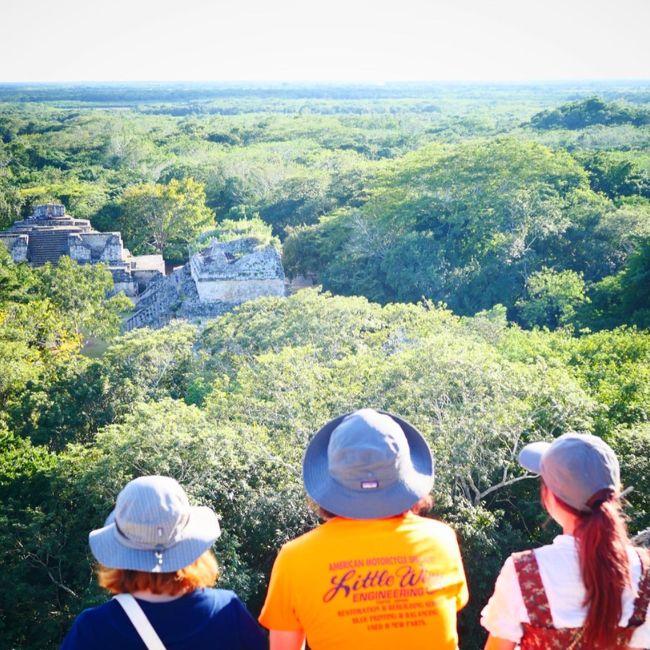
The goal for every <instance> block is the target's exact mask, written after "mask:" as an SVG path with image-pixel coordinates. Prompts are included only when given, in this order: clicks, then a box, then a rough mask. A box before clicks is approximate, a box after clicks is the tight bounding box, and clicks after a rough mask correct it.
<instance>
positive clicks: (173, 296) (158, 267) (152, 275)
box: [0, 204, 287, 330]
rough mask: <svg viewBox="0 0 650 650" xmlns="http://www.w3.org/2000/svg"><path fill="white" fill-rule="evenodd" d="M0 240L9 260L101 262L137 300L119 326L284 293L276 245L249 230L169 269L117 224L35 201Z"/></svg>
mask: <svg viewBox="0 0 650 650" xmlns="http://www.w3.org/2000/svg"><path fill="white" fill-rule="evenodd" d="M0 242H2V243H3V244H4V245H5V246H6V247H7V248H8V249H9V252H10V253H11V257H12V258H13V260H14V261H15V262H27V263H29V264H30V265H32V266H43V265H44V264H46V263H47V262H50V263H52V264H56V263H57V262H58V260H59V258H60V257H61V256H62V255H68V256H69V257H71V258H72V259H73V260H76V261H77V262H79V263H81V264H96V263H98V262H104V263H105V264H106V265H107V266H108V268H109V269H110V271H111V273H112V274H113V281H114V284H115V289H114V291H115V292H119V291H123V292H124V293H125V294H126V295H127V296H129V297H131V298H132V299H133V301H134V303H135V310H134V313H133V314H132V315H131V316H130V318H128V319H127V321H126V322H125V323H124V326H123V327H124V329H125V330H131V329H134V328H136V327H162V326H164V325H166V324H167V323H168V322H169V321H170V320H173V319H175V318H182V319H187V320H192V321H195V322H201V321H202V320H204V319H208V318H215V317H217V316H220V315H221V314H223V313H225V312H227V311H229V310H231V309H232V308H233V307H234V306H236V305H239V304H241V303H242V302H245V301H247V300H253V299H255V298H259V297H261V296H284V295H286V293H287V289H286V280H285V275H284V269H283V268H282V260H281V258H280V253H279V252H278V250H277V249H276V248H275V247H274V246H273V245H266V244H263V243H261V242H260V241H259V240H258V239H256V238H255V237H247V238H242V239H236V240H233V241H229V242H218V241H215V242H213V243H212V244H210V245H209V246H207V247H206V248H204V249H203V250H201V251H199V252H197V253H195V254H194V255H192V257H191V258H190V261H189V262H188V263H187V264H185V265H184V266H182V267H180V268H178V269H175V270H174V271H173V272H172V273H171V274H170V275H168V276H165V264H164V261H163V258H162V256H161V255H143V256H139V257H134V256H132V255H131V253H130V252H129V251H128V250H127V249H126V248H124V246H123V245H122V236H121V234H120V233H119V232H98V231H96V230H94V229H93V228H92V226H91V225H90V221H88V220H87V219H76V218H74V217H71V216H69V215H67V214H66V212H65V208H64V206H62V205H58V204H47V205H39V206H36V208H35V209H34V214H32V215H31V216H30V217H28V218H27V219H24V220H22V221H17V222H16V223H14V224H13V225H12V226H11V228H9V230H7V231H4V232H0Z"/></svg>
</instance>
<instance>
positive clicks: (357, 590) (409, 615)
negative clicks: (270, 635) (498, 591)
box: [259, 513, 468, 650]
mask: <svg viewBox="0 0 650 650" xmlns="http://www.w3.org/2000/svg"><path fill="white" fill-rule="evenodd" d="M467 598H468V594H467V584H466V581H465V572H464V570H463V564H462V560H461V557H460V551H459V549H458V543H457V541H456V535H455V534H454V531H453V530H452V529H451V528H450V527H449V526H447V525H446V524H443V523H441V522H439V521H435V520H433V519H425V518H424V517H418V516H417V515H414V514H411V513H408V514H406V515H403V516H399V517H391V518H389V519H370V520H358V519H344V518H341V517H336V518H334V519H331V520H330V521H328V522H326V523H324V524H322V525H321V526H319V527H318V528H315V529H314V530H312V531H310V532H309V533H306V534H305V535H302V536H301V537H298V538H297V539H294V540H293V541H291V542H289V543H288V544H285V546H283V547H282V549H281V550H280V553H279V554H278V557H277V559H276V561H275V565H274V566H273V573H272V574H271V582H270V584H269V591H268V594H267V596H266V602H265V603H264V607H263V608H262V613H261V614H260V619H259V620H260V623H262V625H264V627H267V628H269V629H271V630H304V631H305V632H306V634H307V641H308V643H309V646H310V647H311V648H312V650H340V649H343V648H355V649H358V648H371V649H372V650H384V649H385V650H399V648H412V649H414V650H415V649H416V648H436V649H437V650H445V649H447V648H449V649H451V650H455V649H456V648H457V647H458V636H457V632H456V612H457V611H458V610H459V609H461V608H462V607H463V606H464V605H465V604H466V603H467Z"/></svg>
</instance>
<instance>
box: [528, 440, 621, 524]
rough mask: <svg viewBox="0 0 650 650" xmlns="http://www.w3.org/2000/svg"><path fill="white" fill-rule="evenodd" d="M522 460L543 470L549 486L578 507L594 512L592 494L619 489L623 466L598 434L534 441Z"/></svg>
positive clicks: (563, 499) (573, 505)
mask: <svg viewBox="0 0 650 650" xmlns="http://www.w3.org/2000/svg"><path fill="white" fill-rule="evenodd" d="M519 464H520V465H521V466H522V467H524V468H525V469H528V470H530V471H531V472H535V474H541V476H542V478H543V479H544V483H545V484H546V486H547V487H548V489H549V490H550V491H551V492H552V493H553V494H554V495H555V496H556V497H559V498H560V499H562V501H564V502H565V503H567V504H568V505H570V506H572V507H573V508H575V509H576V510H580V511H582V512H590V511H591V507H590V506H589V501H590V499H591V497H593V496H594V495H595V494H597V493H598V492H600V491H601V490H612V491H613V492H617V491H618V490H619V487H620V475H621V474H620V468H619V465H618V460H617V458H616V454H615V453H614V451H613V450H612V448H611V447H610V446H609V445H608V444H607V443H606V442H605V441H604V440H603V439H602V438H599V437H598V436H592V435H590V434H587V433H565V434H564V435H563V436H560V437H559V438H556V439H555V440H554V441H553V442H550V443H549V442H533V443H531V444H529V445H526V446H525V447H524V448H523V449H522V450H521V452H520V454H519Z"/></svg>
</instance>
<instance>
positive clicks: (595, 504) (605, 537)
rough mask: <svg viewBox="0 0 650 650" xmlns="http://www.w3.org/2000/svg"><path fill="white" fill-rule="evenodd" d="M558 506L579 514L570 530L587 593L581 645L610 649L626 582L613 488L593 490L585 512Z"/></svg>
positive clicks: (621, 523)
mask: <svg viewBox="0 0 650 650" xmlns="http://www.w3.org/2000/svg"><path fill="white" fill-rule="evenodd" d="M562 505H563V506H564V507H566V508H567V509H569V510H570V511H572V512H574V513H577V514H579V518H578V521H577V525H576V528H575V531H574V532H575V537H576V539H577V541H578V556H579V557H580V569H581V572H582V580H583V582H584V585H585V590H586V592H587V593H586V596H585V602H584V604H585V605H586V607H587V618H586V620H585V624H584V628H583V635H582V638H583V643H584V646H585V647H587V648H610V647H612V646H613V645H614V643H615V640H616V628H617V627H618V624H619V621H620V619H621V614H622V609H623V604H622V603H623V591H624V590H625V587H626V586H627V585H629V584H630V562H629V558H628V554H627V546H628V544H629V540H628V535H627V528H626V525H625V520H624V518H623V513H622V512H621V508H620V503H619V500H618V495H617V494H616V493H615V492H614V491H613V490H601V491H600V492H597V493H596V494H595V495H593V496H592V497H591V499H590V500H589V502H588V503H587V505H588V506H589V507H590V508H591V512H587V513H584V512H579V511H577V510H575V509H574V508H571V506H568V505H567V504H565V503H562Z"/></svg>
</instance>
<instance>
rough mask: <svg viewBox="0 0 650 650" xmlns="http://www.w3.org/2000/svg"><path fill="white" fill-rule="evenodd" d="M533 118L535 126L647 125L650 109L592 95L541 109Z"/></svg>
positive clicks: (565, 127) (543, 127) (649, 120)
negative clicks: (549, 108) (550, 108)
mask: <svg viewBox="0 0 650 650" xmlns="http://www.w3.org/2000/svg"><path fill="white" fill-rule="evenodd" d="M530 122H531V124H532V125H533V126H534V127H535V128H536V129H558V128H560V129H583V128H585V127H586V126H593V125H594V124H603V125H605V126H610V125H613V124H633V125H634V126H644V125H646V124H650V110H648V109H646V108H639V107H637V106H630V105H625V104H618V103H607V102H604V101H603V100H602V99H600V98H599V97H590V98H589V99H583V100H581V101H577V102H571V103H569V104H564V105H563V106H559V107H558V108H554V109H552V110H547V111H543V112H541V113H538V114H537V115H534V116H533V117H532V118H531V121H530Z"/></svg>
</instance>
